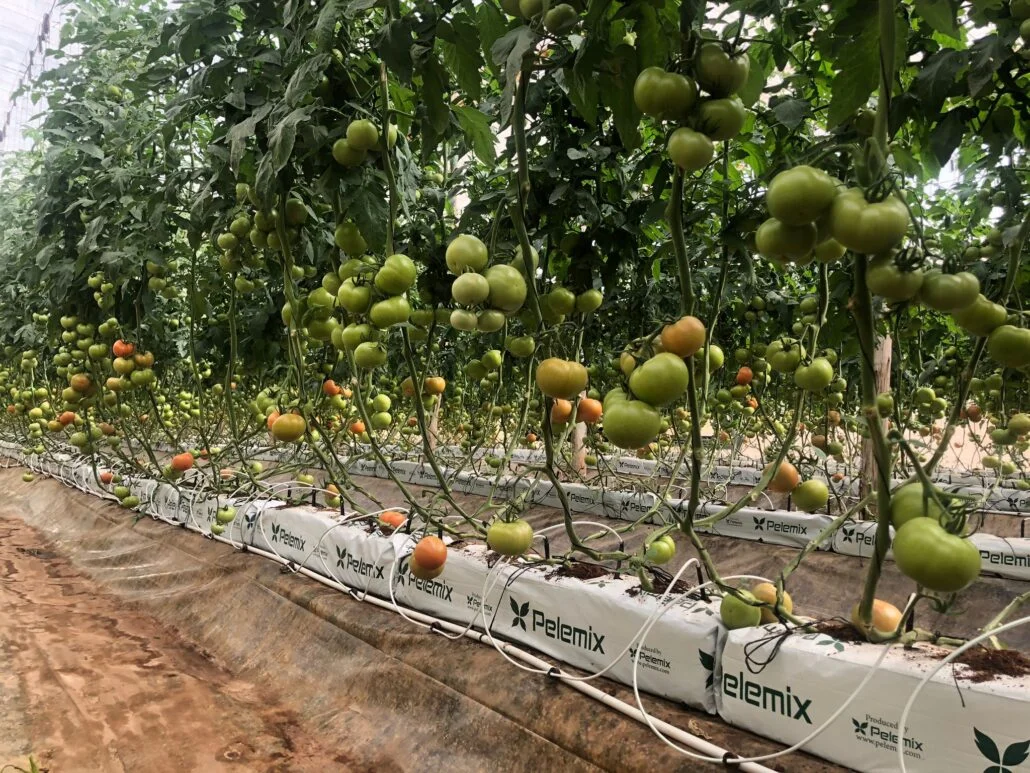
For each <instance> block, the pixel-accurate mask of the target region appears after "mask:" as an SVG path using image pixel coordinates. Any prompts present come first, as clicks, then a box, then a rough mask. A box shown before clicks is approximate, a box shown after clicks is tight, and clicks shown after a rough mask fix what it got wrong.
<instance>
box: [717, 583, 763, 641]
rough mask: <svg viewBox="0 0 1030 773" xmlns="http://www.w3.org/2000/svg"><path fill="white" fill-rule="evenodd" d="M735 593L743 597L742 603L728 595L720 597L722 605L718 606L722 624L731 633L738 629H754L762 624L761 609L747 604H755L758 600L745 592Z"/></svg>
mask: <svg viewBox="0 0 1030 773" xmlns="http://www.w3.org/2000/svg"><path fill="white" fill-rule="evenodd" d="M737 592H738V593H739V594H740V595H741V596H743V597H744V599H745V600H744V601H741V600H740V599H738V598H737V597H736V596H731V595H730V594H729V593H727V594H726V595H724V596H723V597H722V603H720V604H719V617H720V619H721V620H722V624H723V625H724V626H726V627H727V628H728V629H729V630H731V631H734V630H736V629H738V628H754V627H755V626H757V625H758V624H759V623H761V622H762V609H761V607H758V606H751V604H750V603H749V602H754V603H756V604H757V603H758V600H757V599H756V598H755V597H754V596H753V595H752V594H751V593H749V592H748V591H746V590H741V591H737Z"/></svg>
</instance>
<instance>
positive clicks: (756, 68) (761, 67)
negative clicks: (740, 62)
mask: <svg viewBox="0 0 1030 773" xmlns="http://www.w3.org/2000/svg"><path fill="white" fill-rule="evenodd" d="M747 58H748V59H749V60H750V61H751V69H750V70H748V75H747V82H746V83H745V84H744V87H743V88H742V89H741V90H740V91H738V92H737V96H738V97H739V98H740V101H741V102H743V103H744V107H751V106H752V105H753V104H755V102H757V101H758V98H759V97H760V96H762V89H764V88H765V81H766V80H767V79H768V77H769V73H770V72H771V71H772V57H771V56H769V55H768V53H765V54H763V53H762V52H759V55H757V56H756V55H755V53H754V52H753V51H752V50H749V51H748V52H747Z"/></svg>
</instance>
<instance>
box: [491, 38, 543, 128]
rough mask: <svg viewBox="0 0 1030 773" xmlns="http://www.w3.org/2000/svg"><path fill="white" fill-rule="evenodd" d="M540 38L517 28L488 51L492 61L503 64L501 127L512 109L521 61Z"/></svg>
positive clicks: (505, 122) (508, 117) (505, 123)
mask: <svg viewBox="0 0 1030 773" xmlns="http://www.w3.org/2000/svg"><path fill="white" fill-rule="evenodd" d="M539 39H540V36H539V35H537V34H536V32H534V31H533V30H532V29H530V28H529V27H518V28H516V29H514V30H512V31H511V32H509V33H508V34H507V35H505V36H504V37H502V38H500V39H499V40H497V42H496V43H494V44H493V46H492V47H491V49H490V56H491V58H492V59H493V61H494V62H495V63H496V64H498V65H500V64H501V62H504V90H503V91H502V92H501V105H500V115H501V125H502V126H504V125H507V123H508V120H509V119H510V118H511V111H512V108H513V107H514V106H513V104H512V100H513V99H514V98H515V83H516V81H517V79H518V74H519V71H520V70H521V69H522V61H523V59H524V58H525V57H526V56H527V55H528V53H529V52H530V51H531V50H532V49H533V47H534V46H535V45H536V43H537V41H538V40H539Z"/></svg>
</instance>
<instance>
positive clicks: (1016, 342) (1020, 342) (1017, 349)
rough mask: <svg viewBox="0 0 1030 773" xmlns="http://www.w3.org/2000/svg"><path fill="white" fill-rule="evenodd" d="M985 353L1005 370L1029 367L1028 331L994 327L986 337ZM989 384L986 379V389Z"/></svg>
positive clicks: (1029, 344) (1029, 346)
mask: <svg viewBox="0 0 1030 773" xmlns="http://www.w3.org/2000/svg"><path fill="white" fill-rule="evenodd" d="M987 353H988V354H990V355H991V357H992V358H993V359H994V360H995V362H998V363H1000V364H1001V365H1004V366H1005V367H1007V368H1022V367H1025V366H1026V365H1030V330H1025V329H1023V328H1018V327H1016V326H1014V325H1000V326H999V327H996V328H995V329H994V330H993V331H991V334H990V335H989V336H988V337H987ZM999 381H1000V379H999ZM989 382H990V379H988V387H990V383H989ZM990 388H994V387H990ZM998 388H1000V385H999V387H998Z"/></svg>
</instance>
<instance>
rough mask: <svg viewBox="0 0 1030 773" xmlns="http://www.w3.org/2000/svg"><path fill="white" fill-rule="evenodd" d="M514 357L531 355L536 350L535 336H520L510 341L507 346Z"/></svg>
mask: <svg viewBox="0 0 1030 773" xmlns="http://www.w3.org/2000/svg"><path fill="white" fill-rule="evenodd" d="M505 348H507V350H508V351H509V352H510V353H511V355H512V356H513V357H519V358H525V357H531V356H532V355H533V352H535V351H536V340H534V338H533V336H519V337H518V338H512V339H511V340H510V341H508V343H507V345H506V347H505Z"/></svg>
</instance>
